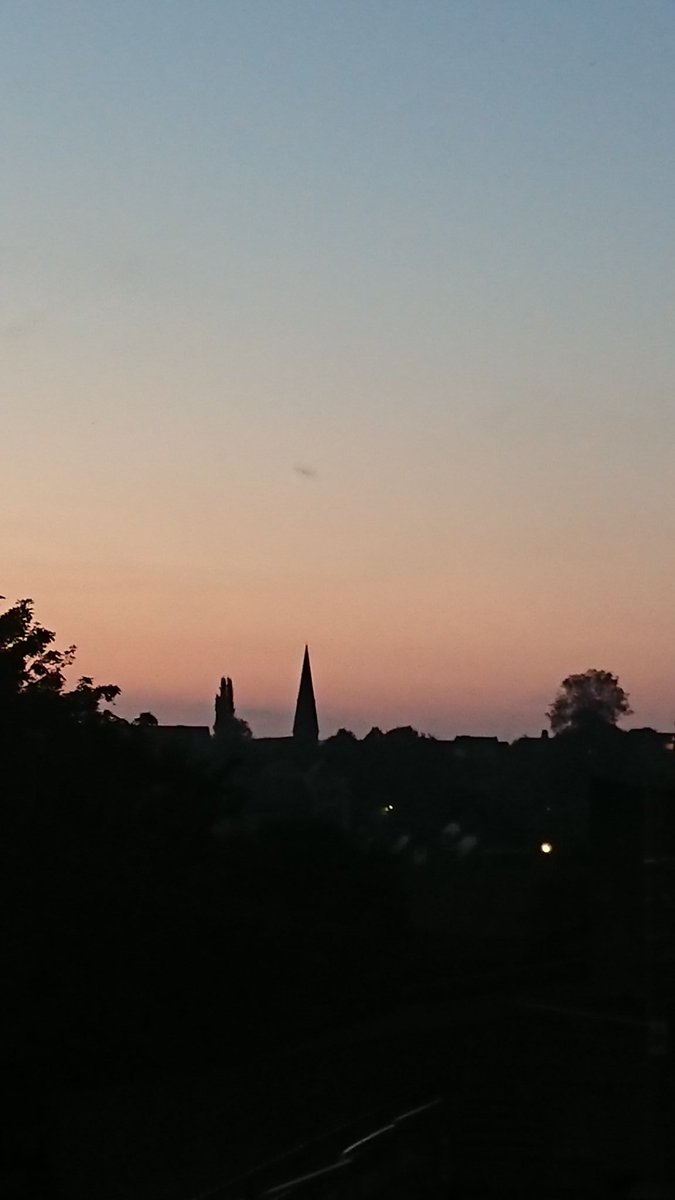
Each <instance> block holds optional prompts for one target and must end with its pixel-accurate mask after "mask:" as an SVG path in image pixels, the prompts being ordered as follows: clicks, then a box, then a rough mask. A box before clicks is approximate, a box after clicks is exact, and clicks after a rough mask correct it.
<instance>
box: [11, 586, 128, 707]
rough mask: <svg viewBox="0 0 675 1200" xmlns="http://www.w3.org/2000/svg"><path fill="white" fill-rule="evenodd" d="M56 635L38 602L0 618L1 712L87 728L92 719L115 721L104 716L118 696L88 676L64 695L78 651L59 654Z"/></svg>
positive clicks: (70, 649)
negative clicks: (37, 610) (38, 613)
mask: <svg viewBox="0 0 675 1200" xmlns="http://www.w3.org/2000/svg"><path fill="white" fill-rule="evenodd" d="M54 639H55V634H54V633H53V632H52V631H51V630H50V629H45V627H44V625H41V624H40V622H39V621H36V620H35V617H34V613H33V601H32V600H29V599H26V600H18V601H17V602H16V604H14V605H13V606H12V607H11V608H9V609H7V610H6V611H5V612H4V613H0V708H1V709H2V711H3V713H4V715H5V716H7V715H8V714H12V715H14V716H26V717H31V718H33V719H41V718H44V717H45V716H49V717H52V716H54V715H56V712H57V711H58V715H59V716H60V717H69V718H70V719H72V720H73V721H74V722H76V723H82V722H84V721H87V720H88V719H91V718H92V717H94V716H96V717H104V718H108V717H112V714H111V713H110V714H109V713H105V712H103V713H102V712H101V711H100V706H101V704H102V703H103V702H104V701H105V702H106V703H108V704H110V703H112V701H113V700H114V699H115V698H116V697H117V696H118V695H119V691H120V689H119V688H118V687H117V686H116V685H114V684H102V685H101V684H99V685H95V684H94V682H93V680H92V679H91V678H90V677H89V676H87V675H84V676H82V678H81V679H80V680H79V681H78V683H77V685H76V687H75V688H73V689H72V690H71V691H66V690H65V683H66V676H65V672H66V670H67V669H68V667H70V666H72V664H73V661H74V659H75V646H68V647H66V649H65V650H57V649H55V648H54V646H53V642H54Z"/></svg>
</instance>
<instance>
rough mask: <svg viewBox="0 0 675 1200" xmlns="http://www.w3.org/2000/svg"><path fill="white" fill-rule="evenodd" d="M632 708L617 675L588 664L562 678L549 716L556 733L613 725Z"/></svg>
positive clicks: (548, 713)
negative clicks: (588, 666)
mask: <svg viewBox="0 0 675 1200" xmlns="http://www.w3.org/2000/svg"><path fill="white" fill-rule="evenodd" d="M632 711H633V710H632V708H631V707H630V704H629V702H628V696H627V694H626V692H625V691H624V690H623V688H622V687H621V685H620V683H619V680H618V678H617V676H616V675H612V674H611V672H610V671H600V670H597V669H596V668H589V670H587V671H583V672H582V673H581V674H578V675H568V676H567V678H566V679H563V681H562V683H561V685H560V687H559V689H558V694H557V695H556V697H555V699H554V701H553V703H552V704H551V707H550V708H549V709H548V712H547V714H546V715H547V717H548V719H549V721H550V723H551V729H552V730H553V732H554V733H568V732H574V731H580V730H594V729H602V728H609V727H613V726H615V725H616V724H617V722H618V721H619V720H620V718H621V717H625V716H629V715H630V714H631V712H632Z"/></svg>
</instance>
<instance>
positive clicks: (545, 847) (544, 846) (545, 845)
mask: <svg viewBox="0 0 675 1200" xmlns="http://www.w3.org/2000/svg"><path fill="white" fill-rule="evenodd" d="M539 849H540V850H541V852H542V854H550V853H551V851H552V850H553V846H552V845H551V843H550V842H542V843H541V846H540V847H539Z"/></svg>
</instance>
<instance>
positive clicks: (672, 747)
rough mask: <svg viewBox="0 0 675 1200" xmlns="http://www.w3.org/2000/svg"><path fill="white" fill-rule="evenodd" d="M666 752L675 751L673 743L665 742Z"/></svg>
mask: <svg viewBox="0 0 675 1200" xmlns="http://www.w3.org/2000/svg"><path fill="white" fill-rule="evenodd" d="M666 750H675V742H666Z"/></svg>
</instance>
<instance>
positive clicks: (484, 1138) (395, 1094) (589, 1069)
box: [2, 985, 675, 1200]
mask: <svg viewBox="0 0 675 1200" xmlns="http://www.w3.org/2000/svg"><path fill="white" fill-rule="evenodd" d="M646 1062H647V1060H646V1056H645V1036H644V1029H643V1028H642V1027H641V1026H640V1025H639V1024H638V1023H636V1022H631V1020H630V1018H629V1017H628V1016H627V1015H626V1014H621V1013H620V1012H613V1013H609V1014H608V1013H607V1012H606V1010H603V1009H602V1008H599V1007H597V1006H596V1007H595V1008H593V1006H592V1004H590V1003H589V1001H588V998H587V997H585V996H584V994H583V992H580V991H579V988H578V987H577V988H572V989H569V988H568V989H565V988H563V987H561V986H560V985H558V986H548V987H546V988H543V989H539V991H537V992H534V991H533V990H532V989H531V988H530V989H528V988H518V987H516V988H515V989H513V988H512V989H509V991H507V992H505V993H502V994H501V995H490V993H489V990H487V991H484V992H483V994H482V995H480V996H476V997H474V998H473V999H472V998H470V997H464V999H463V1000H462V1002H461V1003H455V1004H454V1005H452V1004H450V1003H442V1004H438V1003H435V1004H432V1003H431V1002H428V1003H426V1004H423V1005H419V1004H418V1005H412V1004H409V1005H408V1006H406V1007H403V1008H400V1009H399V1010H398V1011H396V1012H393V1013H388V1014H386V1015H383V1017H382V1019H381V1020H378V1019H368V1020H364V1021H363V1022H362V1023H361V1024H359V1025H356V1026H352V1027H351V1028H343V1029H341V1030H337V1031H334V1032H333V1033H331V1034H329V1035H323V1036H315V1037H314V1038H313V1039H311V1040H308V1041H306V1042H304V1043H303V1042H302V1041H301V1042H299V1043H298V1044H296V1045H295V1046H294V1047H292V1048H287V1049H286V1050H284V1051H283V1052H279V1053H275V1054H269V1053H266V1054H264V1055H262V1056H257V1057H253V1058H251V1059H250V1061H248V1062H243V1061H240V1062H239V1063H237V1064H236V1065H231V1066H227V1065H224V1066H223V1065H221V1066H219V1067H218V1068H217V1069H213V1070H211V1071H200V1072H199V1073H195V1074H192V1073H190V1072H187V1071H183V1072H181V1073H174V1074H172V1075H169V1076H166V1077H162V1078H156V1079H155V1080H154V1081H152V1082H151V1081H148V1080H146V1081H138V1082H136V1083H128V1084H125V1085H119V1086H115V1087H104V1088H101V1087H98V1088H83V1087H79V1088H77V1089H72V1088H71V1089H70V1090H63V1089H62V1088H59V1087H58V1086H56V1085H54V1086H52V1087H44V1089H43V1091H42V1094H40V1095H35V1096H34V1097H32V1101H31V1102H33V1101H34V1111H35V1113H36V1121H35V1126H34V1129H33V1132H32V1135H27V1137H26V1155H25V1157H26V1161H25V1162H24V1163H23V1164H21V1163H17V1162H15V1163H14V1164H13V1166H12V1169H11V1170H6V1171H5V1175H4V1180H3V1187H2V1195H3V1196H5V1197H7V1200H11V1197H12V1196H16V1197H19V1196H32V1195H35V1196H44V1197H45V1200H48V1198H49V1197H50V1196H55V1197H56V1196H58V1197H61V1198H62V1200H63V1198H67V1200H85V1198H86V1200H196V1198H197V1197H205V1196H207V1195H209V1196H212V1197H213V1198H214V1200H216V1198H217V1197H222V1198H223V1200H225V1198H226V1197H231V1198H233V1197H236V1196H241V1197H244V1196H248V1197H252V1196H258V1195H263V1194H268V1195H271V1194H274V1193H273V1191H272V1190H271V1189H273V1188H274V1187H275V1185H280V1184H282V1183H283V1182H284V1181H287V1180H289V1179H292V1178H294V1177H297V1176H299V1175H302V1174H304V1173H308V1172H310V1171H312V1170H315V1169H316V1168H319V1167H321V1166H324V1165H327V1164H328V1163H330V1162H331V1161H333V1160H334V1159H335V1158H336V1156H337V1155H338V1154H339V1151H340V1149H341V1148H343V1147H344V1146H345V1145H347V1144H349V1143H350V1141H354V1140H356V1139H357V1138H360V1137H362V1136H364V1134H366V1133H368V1132H369V1131H370V1130H373V1129H376V1128H378V1127H380V1126H382V1124H386V1123H387V1121H388V1120H389V1119H390V1118H391V1117H392V1116H395V1115H396V1114H397V1113H400V1112H403V1111H406V1109H409V1108H411V1107H414V1106H415V1105H417V1104H420V1103H423V1102H426V1101H429V1100H432V1099H434V1098H436V1097H441V1098H442V1100H443V1105H442V1108H441V1109H440V1110H437V1111H436V1117H435V1120H436V1125H435V1127H434V1133H433V1138H432V1140H433V1141H434V1147H433V1149H432V1148H431V1141H430V1142H429V1150H428V1154H429V1160H430V1162H429V1164H428V1170H427V1171H426V1172H425V1171H424V1170H423V1169H422V1168H420V1167H419V1164H418V1166H417V1168H411V1169H410V1170H409V1171H408V1172H407V1173H406V1170H404V1169H403V1168H402V1167H400V1160H399V1158H397V1159H396V1170H395V1171H394V1175H395V1176H396V1177H395V1178H392V1177H391V1174H392V1172H391V1170H390V1169H389V1168H391V1164H392V1161H393V1159H392V1156H391V1155H389V1168H388V1165H387V1151H386V1149H385V1153H384V1155H381V1156H380V1161H377V1156H376V1158H375V1160H374V1161H375V1165H374V1166H372V1165H371V1167H370V1169H369V1170H366V1171H365V1172H363V1173H362V1175H361V1177H360V1178H358V1179H350V1180H347V1179H346V1177H345V1181H344V1182H343V1181H342V1180H341V1179H340V1178H338V1177H337V1176H336V1177H335V1178H332V1179H331V1180H329V1181H328V1182H326V1181H323V1182H321V1186H320V1188H319V1189H318V1190H317V1187H316V1186H314V1185H312V1186H314V1190H313V1191H312V1190H311V1188H309V1187H305V1189H304V1190H303V1191H297V1192H296V1193H295V1194H296V1195H298V1196H299V1195H303V1196H308V1195H310V1194H312V1195H318V1194H321V1195H323V1196H326V1197H328V1196H335V1197H338V1196H345V1197H346V1196H349V1197H355V1196H364V1197H366V1196H373V1197H375V1196H380V1195H382V1196H384V1195H387V1196H389V1197H397V1196H401V1197H402V1196H410V1197H411V1198H413V1197H417V1196H419V1197H424V1196H425V1195H427V1196H439V1197H440V1196H447V1197H457V1198H458V1200H459V1198H461V1197H467V1198H468V1197H479V1196H485V1197H491V1196H495V1197H497V1196H500V1197H505V1196H509V1197H510V1196H514V1197H515V1196H518V1197H521V1198H522V1200H527V1198H529V1197H537V1200H546V1198H550V1200H556V1198H557V1197H561V1198H562V1197H573V1196H574V1197H585V1196H588V1197H601V1196H604V1197H607V1196H631V1195H642V1194H652V1193H644V1189H645V1188H646V1185H647V1183H648V1182H649V1183H650V1185H651V1186H652V1188H653V1187H655V1186H656V1184H657V1183H659V1184H660V1185H661V1192H660V1193H658V1192H657V1193H656V1194H661V1195H673V1196H675V1184H673V1180H674V1179H675V1176H674V1175H673V1165H674V1164H673V1146H674V1145H675V1133H674V1132H673V1124H672V1107H670V1108H669V1100H668V1097H667V1096H666V1095H665V1090H664V1087H663V1084H662V1081H661V1082H659V1080H658V1079H656V1078H655V1074H654V1071H653V1070H652V1073H651V1074H649V1073H648V1070H647V1067H646ZM654 1062H655V1063H656V1072H657V1073H658V1070H659V1066H663V1065H664V1060H662V1059H659V1060H654ZM654 1062H653V1064H652V1065H653V1066H654ZM655 1084H658V1087H659V1088H660V1095H659V1097H658V1104H656V1108H655V1115H653V1117H652V1118H650V1116H649V1113H650V1106H652V1105H653V1103H654V1100H655V1096H656V1092H655V1090H654V1085H655ZM36 1086H37V1085H36ZM24 1105H25V1098H24ZM31 1141H32V1143H33V1144H32V1146H31V1144H30V1143H31ZM31 1153H33V1155H34V1161H33V1162H32V1164H30V1163H29V1162H28V1156H29V1155H30V1154H31ZM416 1153H418V1154H419V1153H420V1151H419V1148H418V1150H417V1151H416ZM421 1153H422V1154H423V1155H424V1154H425V1153H426V1151H424V1150H422V1151H421ZM404 1158H405V1155H404ZM432 1158H433V1163H432V1162H431V1159H432ZM660 1158H662V1161H659V1160H660ZM265 1164H268V1165H267V1167H265ZM263 1168H264V1169H263ZM649 1177H651V1178H649ZM237 1181H238V1182H237ZM641 1188H642V1191H641V1190H640V1189H641ZM276 1194H278V1195H280V1194H288V1193H276Z"/></svg>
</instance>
